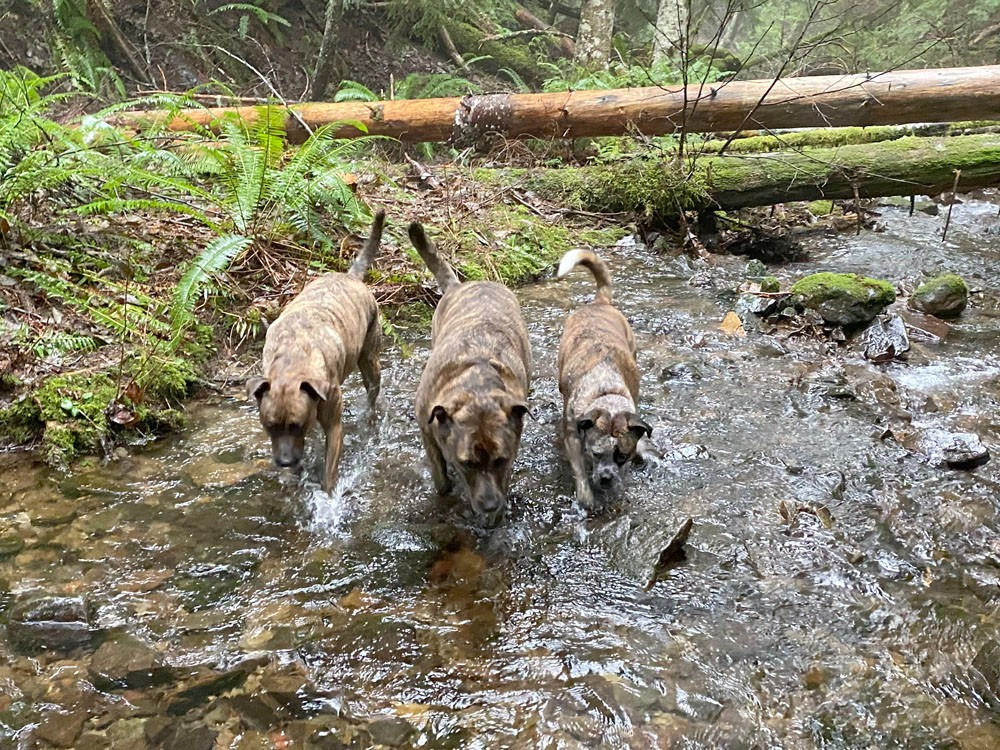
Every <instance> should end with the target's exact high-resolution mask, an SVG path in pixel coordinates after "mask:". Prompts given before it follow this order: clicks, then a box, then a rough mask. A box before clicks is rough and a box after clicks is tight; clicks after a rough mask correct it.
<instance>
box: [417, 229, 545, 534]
mask: <svg viewBox="0 0 1000 750" xmlns="http://www.w3.org/2000/svg"><path fill="white" fill-rule="evenodd" d="M410 240H411V241H412V242H413V246H414V247H416V249H417V252H418V253H419V254H420V257H421V258H423V260H424V262H425V263H426V264H427V267H428V268H429V269H430V270H431V273H433V274H434V277H435V278H436V279H437V282H438V285H439V286H440V287H441V291H442V293H443V294H444V296H443V297H442V298H441V302H440V303H438V306H437V309H436V310H435V311H434V320H433V323H432V326H431V354H430V357H429V358H428V360H427V365H426V366H425V367H424V372H423V374H422V375H421V377H420V385H419V386H418V387H417V397H416V412H417V421H418V423H419V424H420V434H421V436H422V437H423V441H424V447H425V448H426V450H427V458H428V461H429V462H430V465H431V474H432V476H433V478H434V486H435V489H437V491H438V492H439V493H440V494H442V495H444V494H447V493H449V492H451V491H452V489H454V482H453V480H452V479H451V478H450V477H449V469H450V470H451V473H452V474H453V475H454V477H455V479H457V480H458V482H459V483H460V485H461V487H460V489H461V490H463V491H465V493H466V494H467V496H468V498H469V501H470V502H471V504H472V507H473V510H475V512H476V513H477V514H479V516H480V517H481V518H482V519H483V520H484V521H485V522H486V523H487V524H488V525H495V524H496V523H497V522H498V521H499V519H500V517H501V516H502V515H503V512H504V509H505V508H506V505H507V493H508V490H509V489H510V476H511V471H512V469H513V466H514V459H515V458H516V457H517V450H518V446H519V445H520V442H521V428H522V422H523V419H524V415H525V414H526V413H527V412H528V406H527V403H526V402H527V398H528V383H529V381H530V380H531V345H530V344H529V342H528V329H527V328H526V327H525V325H524V320H523V319H522V318H521V308H520V305H518V302H517V298H516V297H515V296H514V295H513V294H512V293H511V291H510V290H509V289H507V287H505V286H503V285H502V284H495V283H493V282H490V281H469V282H465V283H460V282H459V280H458V278H457V277H456V276H455V273H454V272H453V271H452V270H451V268H450V267H449V266H448V264H447V263H445V262H444V261H442V260H441V259H440V258H439V257H438V254H437V250H436V249H435V247H434V245H433V244H432V243H431V242H430V241H429V240H428V239H427V236H426V235H425V234H424V229H423V227H422V226H420V224H411V225H410Z"/></svg>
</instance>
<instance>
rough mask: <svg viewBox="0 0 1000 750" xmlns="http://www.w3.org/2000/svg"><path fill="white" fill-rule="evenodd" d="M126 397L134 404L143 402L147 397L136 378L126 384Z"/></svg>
mask: <svg viewBox="0 0 1000 750" xmlns="http://www.w3.org/2000/svg"><path fill="white" fill-rule="evenodd" d="M125 397H126V398H127V399H128V400H129V401H131V402H132V403H133V404H141V403H142V401H143V399H144V398H145V397H144V395H143V393H142V388H140V387H139V384H138V383H136V382H135V381H134V380H133V381H131V382H130V383H129V384H128V385H127V386H125Z"/></svg>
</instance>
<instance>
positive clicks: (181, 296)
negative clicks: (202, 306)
mask: <svg viewBox="0 0 1000 750" xmlns="http://www.w3.org/2000/svg"><path fill="white" fill-rule="evenodd" d="M251 243H252V240H251V239H250V238H249V237H244V236H242V235H239V234H227V235H224V236H222V237H219V238H217V239H215V240H213V241H212V242H210V243H209V244H208V246H207V247H206V248H205V249H204V250H202V251H201V254H200V255H199V256H198V257H197V258H195V259H194V260H193V261H192V262H191V263H190V264H189V265H188V267H187V270H185V271H184V274H183V275H182V276H181V280H180V281H179V282H178V283H177V288H176V289H175V290H174V294H173V299H172V301H171V306H170V317H171V321H172V322H173V326H174V331H175V336H176V335H177V333H179V332H180V331H182V330H183V329H184V328H186V327H187V326H188V325H190V324H191V323H192V322H193V321H194V307H195V304H196V303H197V301H198V297H199V296H200V294H201V292H202V291H203V290H204V289H205V287H206V286H208V284H209V283H210V282H211V280H212V276H213V275H214V274H217V273H219V272H220V271H222V270H223V269H225V268H226V267H227V266H228V265H229V264H230V263H231V262H232V260H233V258H235V257H236V256H237V255H239V254H240V253H241V252H243V251H244V250H246V249H247V248H248V247H249V246H250V244H251Z"/></svg>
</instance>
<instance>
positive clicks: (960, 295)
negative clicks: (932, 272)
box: [908, 273, 969, 318]
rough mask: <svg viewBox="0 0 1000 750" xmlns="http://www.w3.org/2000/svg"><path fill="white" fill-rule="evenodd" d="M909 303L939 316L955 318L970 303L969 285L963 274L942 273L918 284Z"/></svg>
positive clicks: (913, 306) (929, 313) (917, 308)
mask: <svg viewBox="0 0 1000 750" xmlns="http://www.w3.org/2000/svg"><path fill="white" fill-rule="evenodd" d="M908 304H909V305H910V307H912V308H913V309H914V310H919V311H920V312H923V313H927V314H928V315H934V316H935V317H938V318H955V317H958V316H959V315H961V313H962V311H963V310H964V309H965V307H966V305H968V304H969V287H968V286H967V285H966V283H965V281H964V280H963V279H962V277H961V276H956V275H955V274H953V273H946V274H942V275H941V276H936V277H935V278H933V279H930V280H929V281H925V282H924V283H923V284H921V285H920V286H918V287H917V290H916V291H915V292H914V293H913V296H912V297H910V301H909V303H908Z"/></svg>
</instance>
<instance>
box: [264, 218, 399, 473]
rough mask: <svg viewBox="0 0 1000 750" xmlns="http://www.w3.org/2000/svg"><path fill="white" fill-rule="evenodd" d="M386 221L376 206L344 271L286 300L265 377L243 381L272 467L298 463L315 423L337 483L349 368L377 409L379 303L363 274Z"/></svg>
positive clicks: (273, 329) (267, 351) (270, 341)
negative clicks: (266, 441) (366, 232)
mask: <svg viewBox="0 0 1000 750" xmlns="http://www.w3.org/2000/svg"><path fill="white" fill-rule="evenodd" d="M384 223H385V212H384V211H379V212H378V213H376V214H375V221H374V222H373V223H372V228H371V234H370V235H369V237H368V240H367V241H366V242H365V245H364V247H363V248H362V249H361V252H360V253H358V256H357V257H356V258H355V259H354V263H353V264H352V265H351V268H350V270H349V271H348V272H347V273H328V274H325V275H323V276H321V277H319V278H318V279H316V280H315V281H312V282H310V283H309V284H307V285H306V287H305V289H303V290H302V291H301V292H300V293H299V295H298V296H297V297H296V298H295V299H293V300H292V301H291V302H290V303H289V304H288V306H287V307H286V308H285V309H284V310H283V311H282V313H281V315H279V316H278V319H277V320H276V321H274V323H272V324H271V326H270V327H269V328H268V329H267V336H266V338H265V341H264V363H263V368H262V369H263V372H264V377H255V378H250V380H248V381H247V393H248V394H253V395H254V396H255V397H256V399H257V405H258V407H259V409H260V421H261V424H262V425H264V429H265V430H266V431H267V434H268V435H270V437H271V452H272V455H273V457H274V462H275V463H276V464H278V466H298V465H299V463H300V462H301V461H302V453H303V450H304V448H305V440H306V435H307V434H308V433H309V431H310V430H311V429H312V427H313V425H314V424H315V423H316V421H319V423H320V425H321V426H322V427H323V431H324V432H325V433H326V467H325V470H324V472H323V489H324V490H326V491H330V490H332V489H333V487H334V485H336V483H337V465H338V463H339V461H340V451H341V448H342V446H343V443H344V433H343V428H342V426H341V411H342V406H343V398H342V395H341V389H340V384H341V383H343V382H344V380H345V379H346V378H347V376H348V375H350V374H351V372H353V371H354V370H355V369H357V370H360V372H361V380H362V382H363V383H364V386H365V390H366V391H367V393H368V407H369V410H370V415H371V416H372V417H373V416H374V412H375V401H376V399H377V398H378V393H379V387H380V384H381V367H380V365H379V359H378V356H379V348H380V344H381V338H382V331H381V328H380V326H379V320H378V304H377V303H376V302H375V297H374V295H372V293H371V291H370V290H369V289H368V287H367V286H365V284H364V282H363V281H362V279H363V278H364V275H365V272H366V271H367V270H368V268H369V266H371V263H372V260H373V259H374V257H375V253H376V252H377V251H378V247H379V242H380V241H381V239H382V227H383V225H384Z"/></svg>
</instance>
